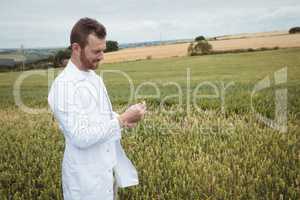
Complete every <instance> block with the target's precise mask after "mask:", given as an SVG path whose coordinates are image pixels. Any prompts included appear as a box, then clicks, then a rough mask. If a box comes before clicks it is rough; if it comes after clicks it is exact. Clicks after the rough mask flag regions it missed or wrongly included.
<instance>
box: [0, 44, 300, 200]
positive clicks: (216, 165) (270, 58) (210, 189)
mask: <svg viewBox="0 0 300 200" xmlns="http://www.w3.org/2000/svg"><path fill="white" fill-rule="evenodd" d="M299 55H300V48H293V49H281V50H276V51H263V52H249V53H239V54H220V55H208V56H199V57H182V58H166V59H153V60H144V61H136V62H123V63H116V64H104V65H102V66H100V68H99V70H97V72H98V73H99V74H100V73H101V72H103V73H104V81H105V83H106V86H107V89H108V92H109V95H110V97H111V99H112V103H113V107H114V109H115V110H117V111H118V112H122V111H123V110H124V109H125V108H126V107H127V105H128V100H129V96H130V95H129V82H128V81H127V78H128V77H129V78H130V79H131V80H132V82H133V85H134V89H135V91H136V90H137V88H138V87H139V86H140V85H141V84H143V83H144V84H145V83H146V82H148V85H144V86H143V87H141V86H140V87H141V89H140V92H139V94H140V95H142V94H143V95H146V94H148V95H149V94H152V95H153V94H155V91H156V90H155V89H154V88H153V86H155V87H157V88H158V89H159V91H160V92H161V95H160V96H158V97H148V98H145V99H146V101H147V104H148V106H149V113H148V115H147V116H146V117H145V119H144V121H143V122H142V123H140V124H139V125H138V126H137V127H136V128H135V129H133V130H126V131H125V132H124V134H123V140H122V143H123V146H124V149H125V151H126V152H127V154H128V156H129V157H130V159H131V160H132V161H133V163H134V165H135V166H136V167H137V170H138V172H139V178H140V184H139V185H138V186H135V187H132V188H127V189H122V190H120V199H184V200H186V199H300V127H299V124H300V56H299ZM284 67H287V82H286V83H283V84H281V85H276V86H272V87H270V88H267V89H265V90H262V91H260V92H259V94H257V95H255V97H254V99H253V107H254V108H255V110H256V111H257V112H259V113H261V114H262V115H264V116H267V117H269V118H274V117H275V103H274V96H275V91H276V90H277V89H278V88H279V89H285V88H287V90H288V94H287V97H288V98H287V99H288V101H287V107H288V113H287V116H288V121H287V127H288V131H287V132H284V133H281V132H279V131H277V130H275V129H273V128H271V127H269V126H267V125H265V124H264V123H263V122H262V121H260V120H258V119H257V118H256V117H255V114H254V113H253V111H252V110H251V92H252V90H253V88H254V85H255V84H256V83H258V82H259V81H260V80H261V79H263V78H265V77H266V76H269V77H270V79H271V83H272V85H274V84H273V83H274V72H276V71H278V70H280V69H282V68H284ZM107 70H120V71H122V72H124V73H125V74H127V75H128V77H127V78H125V76H123V75H120V74H117V73H116V71H115V72H114V73H111V72H108V71H107ZM36 72H39V73H40V75H33V76H30V78H27V79H25V80H24V83H23V84H22V86H21V97H22V99H23V101H24V103H25V104H26V105H27V106H29V107H31V108H36V109H40V108H47V93H48V80H47V75H49V74H51V72H47V71H45V70H40V71H36ZM58 72H59V70H55V74H57V73H58ZM124 73H123V74H124ZM187 74H190V76H189V77H187ZM21 75H22V72H8V73H0V102H1V103H0V112H1V115H0V116H1V118H0V127H1V128H0V198H1V199H43V200H44V199H62V194H61V185H60V184H61V177H60V176H61V174H60V173H61V169H60V167H61V166H60V164H61V159H62V155H63V149H64V140H63V136H62V134H61V133H60V131H59V129H58V127H57V124H56V122H55V121H53V119H52V115H51V114H50V113H41V114H35V115H34V114H27V113H25V112H22V111H21V110H20V109H19V108H18V107H17V106H16V105H15V103H14V98H13V85H14V83H15V81H16V80H17V79H18V78H19V77H20V76H21ZM168 82H169V83H170V82H172V84H169V85H166V83H168ZM230 82H231V85H230V87H228V88H227V89H226V93H224V95H223V96H222V95H220V94H222V87H223V86H224V85H227V84H229V83H230ZM204 83H209V85H208V84H206V85H204V86H202V87H200V88H198V89H199V90H196V88H197V87H198V86H199V84H204ZM150 84H151V85H150ZM214 89H216V91H218V94H219V95H217V98H211V99H208V98H204V99H200V98H198V99H196V100H195V102H194V101H192V100H193V97H194V95H195V94H202V95H203V94H207V95H208V94H216V91H215V90H214ZM179 91H181V92H182V103H180V101H179V98H178V97H173V98H172V97H171V96H170V95H174V94H175V95H178V94H179ZM195 91H196V92H195ZM220 96H222V97H223V101H221V100H222V99H221V97H220ZM166 97H168V98H167V99H166ZM140 100H141V99H133V100H132V101H131V102H130V103H134V102H138V101H140ZM161 102H164V103H163V105H160V104H161ZM222 102H223V104H222ZM200 108H201V109H200Z"/></svg>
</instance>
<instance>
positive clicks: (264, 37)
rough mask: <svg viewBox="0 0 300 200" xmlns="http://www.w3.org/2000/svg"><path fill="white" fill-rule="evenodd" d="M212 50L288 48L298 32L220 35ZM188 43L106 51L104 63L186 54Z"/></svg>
mask: <svg viewBox="0 0 300 200" xmlns="http://www.w3.org/2000/svg"><path fill="white" fill-rule="evenodd" d="M209 42H210V43H211V45H212V46H213V50H214V51H228V50H238V49H249V48H252V49H259V48H274V47H279V48H289V47H300V34H293V35H291V34H288V33H287V32H284V31H280V32H267V33H253V34H239V35H232V36H220V37H217V40H215V41H209ZM188 46H189V43H180V44H170V45H160V46H150V47H140V48H130V49H123V50H119V51H117V52H110V53H107V54H106V56H105V60H104V62H105V63H114V62H122V61H128V60H140V59H147V58H150V57H151V58H169V57H182V56H186V55H187V48H188Z"/></svg>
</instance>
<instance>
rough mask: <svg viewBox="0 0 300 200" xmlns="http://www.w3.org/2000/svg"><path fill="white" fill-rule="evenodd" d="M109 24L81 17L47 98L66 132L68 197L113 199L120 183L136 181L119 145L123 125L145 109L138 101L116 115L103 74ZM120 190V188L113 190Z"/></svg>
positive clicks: (64, 179)
mask: <svg viewBox="0 0 300 200" xmlns="http://www.w3.org/2000/svg"><path fill="white" fill-rule="evenodd" d="M105 38H106V30H105V27H104V26H103V25H102V24H100V23H99V22H97V21H96V20H94V19H90V18H83V19H80V20H79V21H78V22H77V23H76V24H75V25H74V27H73V29H72V32H71V36H70V43H71V49H72V54H71V59H70V60H69V62H68V64H67V66H66V68H65V69H64V70H63V71H62V73H60V74H59V75H58V77H57V78H56V79H55V81H54V82H53V84H52V86H51V89H50V92H49V96H48V102H49V105H50V108H51V110H52V111H53V113H54V116H55V118H56V119H57V121H58V123H59V126H60V129H61V130H62V132H63V134H64V137H65V151H64V157H63V162H62V186H63V196H64V199H65V200H110V199H113V198H116V194H115V195H114V188H113V185H114V182H116V185H117V186H119V187H128V186H132V185H137V184H138V176H137V172H136V169H135V168H134V166H133V165H132V163H131V162H130V161H129V159H128V158H127V156H126V155H125V152H124V151H123V149H122V146H121V144H120V139H121V127H125V128H133V127H134V126H135V125H136V123H137V122H138V121H139V120H141V119H142V118H143V116H144V113H145V111H146V106H145V105H144V104H136V105H135V106H133V107H131V108H130V109H128V110H126V111H125V112H124V113H123V114H121V115H118V114H116V113H115V112H113V110H112V106H111V103H110V100H109V97H108V94H107V91H106V88H105V85H104V83H103V81H102V79H101V77H100V76H98V75H97V74H96V73H95V72H94V71H93V70H94V69H96V68H97V64H98V62H99V61H101V60H102V59H103V51H104V50H105V48H106V40H105ZM115 193H116V191H115Z"/></svg>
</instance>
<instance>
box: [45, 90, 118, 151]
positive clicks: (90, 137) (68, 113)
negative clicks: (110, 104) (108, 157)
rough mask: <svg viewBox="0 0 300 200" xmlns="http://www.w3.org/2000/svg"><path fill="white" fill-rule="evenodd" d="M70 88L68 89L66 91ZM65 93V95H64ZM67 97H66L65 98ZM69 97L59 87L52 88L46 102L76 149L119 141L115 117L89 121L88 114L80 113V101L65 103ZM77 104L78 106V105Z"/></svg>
mask: <svg viewBox="0 0 300 200" xmlns="http://www.w3.org/2000/svg"><path fill="white" fill-rule="evenodd" d="M70 90H72V88H71V89H70V88H69V89H68V91H70ZM66 93H67V94H66ZM66 95H67V96H66ZM69 99H70V95H68V92H66V91H65V90H62V89H61V87H57V86H55V85H54V86H53V87H52V88H51V90H50V93H49V96H48V102H49V105H50V108H51V110H52V111H53V114H54V116H55V118H56V119H57V121H58V123H59V125H60V127H61V129H62V131H63V132H64V134H65V136H66V137H67V138H68V139H69V140H70V141H71V143H72V144H73V145H75V146H77V147H78V148H82V149H84V148H89V147H90V146H92V145H94V144H96V143H99V142H100V143H104V142H106V141H110V140H112V141H115V140H119V139H121V129H120V124H119V120H118V118H117V116H116V115H114V117H113V118H112V119H111V120H105V121H104V120H103V121H101V116H99V118H100V119H99V120H98V121H97V122H95V121H93V122H92V121H91V120H90V119H89V117H88V114H87V113H85V112H81V111H80V110H78V108H80V107H81V105H80V101H78V102H77V105H76V106H74V103H72V102H67V101H68V100H69ZM78 103H79V105H78Z"/></svg>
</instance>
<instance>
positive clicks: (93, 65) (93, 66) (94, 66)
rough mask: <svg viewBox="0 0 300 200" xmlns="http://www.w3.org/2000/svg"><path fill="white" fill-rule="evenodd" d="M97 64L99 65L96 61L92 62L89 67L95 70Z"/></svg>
mask: <svg viewBox="0 0 300 200" xmlns="http://www.w3.org/2000/svg"><path fill="white" fill-rule="evenodd" d="M98 65H99V63H98V62H97V63H94V64H92V65H91V66H90V69H92V70H95V69H97V68H98Z"/></svg>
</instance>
